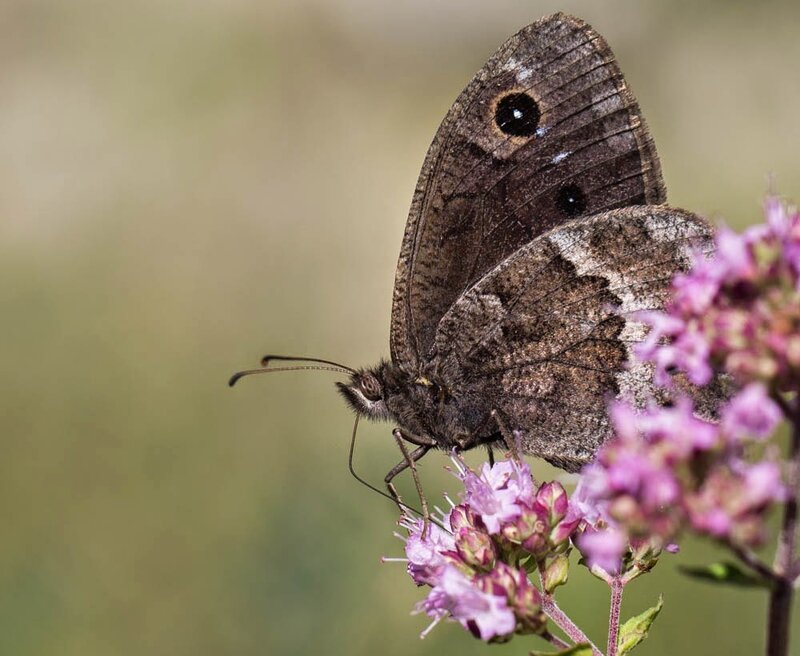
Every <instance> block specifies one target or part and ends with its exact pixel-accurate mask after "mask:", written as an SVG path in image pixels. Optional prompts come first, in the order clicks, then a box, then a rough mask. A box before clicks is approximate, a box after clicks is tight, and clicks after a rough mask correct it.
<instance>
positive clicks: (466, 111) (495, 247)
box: [318, 13, 717, 495]
mask: <svg viewBox="0 0 800 656" xmlns="http://www.w3.org/2000/svg"><path fill="white" fill-rule="evenodd" d="M665 200H666V192H665V187H664V183H663V180H662V176H661V168H660V164H659V160H658V155H657V153H656V149H655V146H654V144H653V141H652V139H651V137H650V134H649V132H648V130H647V127H646V125H645V122H644V120H643V118H642V116H641V112H640V109H639V106H638V104H637V102H636V100H635V98H634V97H633V95H632V93H631V91H630V90H629V88H628V86H627V84H626V82H625V78H624V77H623V75H622V72H621V70H620V68H619V65H618V64H617V62H616V60H615V58H614V55H613V54H612V52H611V49H610V48H609V46H608V45H607V43H606V42H605V40H604V39H603V38H602V37H601V36H600V35H599V34H598V33H597V32H595V31H594V30H593V29H592V28H591V27H590V26H589V25H587V24H586V23H585V22H583V21H581V20H580V19H577V18H574V17H572V16H568V15H565V14H561V13H559V14H555V15H552V16H549V17H546V18H543V19H541V20H539V21H537V22H535V23H533V24H531V25H529V26H528V27H525V28H524V29H522V30H521V31H519V32H518V33H517V34H515V35H514V36H512V37H511V38H509V39H508V40H507V41H506V42H505V43H504V44H503V45H502V46H501V47H500V48H499V49H498V50H497V52H495V54H494V55H493V56H492V57H491V58H490V59H489V61H488V62H487V63H486V64H485V65H484V66H483V68H481V70H480V71H478V73H477V74H476V75H475V76H474V77H473V79H472V80H471V81H470V82H469V84H468V85H467V87H466V88H465V89H464V91H463V92H462V93H461V94H460V95H459V96H458V98H457V99H456V101H455V103H454V104H453V106H452V107H451V109H450V110H449V112H448V113H447V115H446V116H445V118H444V120H443V121H442V123H441V126H440V127H439V130H438V131H437V133H436V136H435V138H434V140H433V143H432V144H431V146H430V149H429V150H428V154H427V156H426V158H425V161H424V164H423V166H422V171H421V173H420V176H419V181H418V183H417V187H416V191H415V193H414V196H413V201H412V203H411V210H410V213H409V217H408V222H407V224H406V229H405V234H404V237H403V242H402V246H401V249H400V257H399V262H398V265H397V274H396V278H395V285H394V297H393V306H392V317H391V336H390V352H391V358H390V359H389V360H384V361H381V362H380V363H379V364H378V365H377V366H374V367H370V368H365V369H358V370H351V369H349V368H346V367H341V366H340V365H336V364H335V363H332V362H328V361H318V362H323V363H327V364H328V365H335V366H336V367H341V368H340V369H339V370H341V371H346V372H348V373H349V374H350V377H349V380H348V382H346V383H337V385H338V388H339V391H340V392H341V394H342V396H343V397H344V398H345V400H346V401H347V402H348V404H349V405H350V406H351V407H352V409H353V410H355V412H356V413H357V415H358V416H360V417H366V418H368V419H372V420H379V421H391V422H394V423H395V424H396V425H397V428H396V429H395V431H394V435H395V438H396V439H397V440H398V442H399V443H400V444H401V447H402V446H403V445H404V444H411V445H414V446H415V447H416V449H415V450H414V451H412V452H410V453H409V452H408V451H406V450H405V449H403V451H404V454H405V455H406V457H405V458H404V460H403V461H401V462H400V463H398V465H397V466H396V467H395V468H393V469H392V470H391V471H390V472H389V474H388V475H387V476H386V479H385V482H386V484H387V485H388V486H389V489H390V491H392V493H393V495H395V494H396V493H395V492H394V488H393V485H392V482H391V481H392V479H393V478H394V476H396V475H397V474H398V473H399V472H401V471H403V470H404V469H406V468H407V467H409V466H412V467H413V463H414V462H415V461H416V460H418V459H419V458H421V457H422V456H423V455H425V454H426V453H427V452H428V451H430V450H431V449H436V448H438V449H445V450H451V449H457V450H466V449H471V448H474V447H477V446H481V445H486V446H492V445H495V446H502V447H505V448H509V449H519V450H521V451H523V452H524V453H526V454H529V455H533V456H538V457H541V458H543V459H545V460H546V461H548V462H550V463H552V464H554V465H556V466H558V467H561V468H563V469H565V470H567V471H577V470H579V469H580V468H581V467H582V466H583V465H584V464H586V463H588V462H590V461H591V460H592V458H593V456H594V454H595V452H596V451H597V448H598V447H599V446H600V444H602V442H603V441H604V440H606V439H607V438H608V437H609V435H610V433H611V427H610V422H609V418H608V416H607V411H606V408H607V403H608V401H609V399H612V398H624V399H627V400H629V401H631V402H634V403H636V404H638V405H643V404H644V403H646V402H647V400H648V399H650V398H652V397H659V395H660V394H663V391H662V390H659V389H657V388H656V386H655V385H654V383H653V368H652V365H650V364H647V363H641V362H638V361H636V360H635V359H634V358H632V357H631V356H632V352H633V349H634V347H635V345H636V344H637V343H639V342H641V341H642V340H644V339H645V337H646V335H647V331H648V329H647V328H646V326H645V325H644V324H643V323H642V322H641V321H639V320H637V313H638V312H641V311H644V310H658V309H661V308H663V306H664V304H665V303H666V301H667V299H668V298H669V293H670V282H671V279H672V277H673V276H674V275H675V274H676V272H679V271H683V270H686V269H687V268H688V267H689V266H690V264H691V261H692V253H693V252H694V251H696V250H697V249H700V250H706V251H708V250H709V249H711V248H712V242H711V237H712V230H711V228H710V227H709V225H708V224H707V223H705V222H704V221H703V220H702V219H700V218H699V217H697V216H695V215H694V214H692V213H690V212H686V211H683V210H679V209H675V208H672V207H669V206H667V205H665V204H664V202H665ZM696 396H697V397H698V399H697V400H698V405H699V407H700V409H701V411H702V410H703V409H704V408H705V407H707V408H711V407H712V406H713V405H714V403H715V399H716V396H717V393H716V391H714V390H709V391H707V392H703V391H698V392H697V394H696Z"/></svg>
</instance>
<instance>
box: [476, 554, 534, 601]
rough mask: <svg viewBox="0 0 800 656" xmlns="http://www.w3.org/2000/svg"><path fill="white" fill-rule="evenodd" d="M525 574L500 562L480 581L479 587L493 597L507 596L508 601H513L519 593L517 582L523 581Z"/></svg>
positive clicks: (480, 578)
mask: <svg viewBox="0 0 800 656" xmlns="http://www.w3.org/2000/svg"><path fill="white" fill-rule="evenodd" d="M523 577H524V574H522V575H521V576H520V573H519V572H518V571H517V570H516V569H514V568H513V567H511V566H509V565H506V564H505V563H503V562H498V563H497V564H496V565H495V566H494V568H493V569H492V570H491V571H490V572H489V573H488V574H485V575H483V576H481V577H479V579H478V585H479V587H480V588H481V590H483V591H484V592H486V593H488V594H493V595H505V596H506V597H507V598H508V599H513V597H514V595H515V594H516V592H517V581H518V580H521V579H522V578H523Z"/></svg>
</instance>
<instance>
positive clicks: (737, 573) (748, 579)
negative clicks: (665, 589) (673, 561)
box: [678, 562, 769, 588]
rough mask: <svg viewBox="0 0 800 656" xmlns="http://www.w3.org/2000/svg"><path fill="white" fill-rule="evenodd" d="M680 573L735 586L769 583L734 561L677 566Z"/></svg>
mask: <svg viewBox="0 0 800 656" xmlns="http://www.w3.org/2000/svg"><path fill="white" fill-rule="evenodd" d="M678 569H679V570H680V571H681V573H683V574H686V576H690V577H691V578H693V579H698V580H700V581H705V582H707V583H722V584H723V585H732V586H735V587H737V588H768V587H769V583H768V582H767V581H765V580H764V579H762V578H759V577H758V576H755V575H753V574H751V573H750V572H748V571H746V570H743V569H742V568H741V567H739V566H738V565H737V564H736V563H731V562H724V563H711V564H710V565H697V566H694V567H687V566H685V565H681V566H679V567H678Z"/></svg>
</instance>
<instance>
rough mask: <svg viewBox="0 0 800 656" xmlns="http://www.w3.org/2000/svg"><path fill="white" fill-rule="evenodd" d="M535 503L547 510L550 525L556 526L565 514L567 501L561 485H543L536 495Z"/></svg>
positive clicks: (552, 483)
mask: <svg viewBox="0 0 800 656" xmlns="http://www.w3.org/2000/svg"><path fill="white" fill-rule="evenodd" d="M536 502H537V503H538V504H541V505H542V507H544V508H545V509H546V510H547V514H548V519H549V521H550V524H551V525H552V524H557V523H558V522H560V521H561V520H562V519H564V517H565V516H566V514H567V509H568V508H569V499H568V498H567V493H566V491H565V490H564V488H563V486H562V485H561V483H558V482H555V481H554V482H551V483H544V484H542V486H541V487H540V488H539V491H538V492H537V493H536Z"/></svg>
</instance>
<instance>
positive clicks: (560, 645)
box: [542, 631, 569, 649]
mask: <svg viewBox="0 0 800 656" xmlns="http://www.w3.org/2000/svg"><path fill="white" fill-rule="evenodd" d="M542 637H543V638H544V639H545V640H547V642H549V643H550V644H551V645H553V646H554V647H556V648H557V649H568V648H569V643H568V642H565V641H564V640H562V639H561V638H559V637H558V636H555V635H553V634H552V633H550V631H545V632H544V633H543V634H542Z"/></svg>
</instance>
